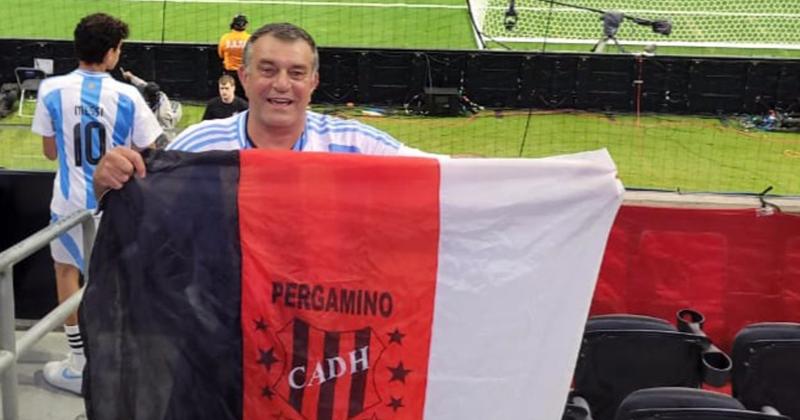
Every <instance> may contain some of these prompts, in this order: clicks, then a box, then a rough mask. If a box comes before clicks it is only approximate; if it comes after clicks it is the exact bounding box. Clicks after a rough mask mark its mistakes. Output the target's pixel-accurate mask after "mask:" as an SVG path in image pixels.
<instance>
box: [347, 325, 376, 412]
mask: <svg viewBox="0 0 800 420" xmlns="http://www.w3.org/2000/svg"><path fill="white" fill-rule="evenodd" d="M370 332H371V330H370V329H369V328H364V329H362V330H358V331H356V348H355V349H354V350H355V352H356V354H357V355H359V356H360V355H361V352H360V351H359V350H360V349H362V348H364V347H366V348H367V351H366V359H367V360H369V342H370V338H371V337H370ZM368 373H369V369H363V370H360V371H358V372H356V373H353V376H352V380H351V382H350V407H349V409H348V411H347V416H348V417H355V416H356V415H357V414H359V413H361V412H362V411H364V397H365V394H366V392H367V374H368Z"/></svg>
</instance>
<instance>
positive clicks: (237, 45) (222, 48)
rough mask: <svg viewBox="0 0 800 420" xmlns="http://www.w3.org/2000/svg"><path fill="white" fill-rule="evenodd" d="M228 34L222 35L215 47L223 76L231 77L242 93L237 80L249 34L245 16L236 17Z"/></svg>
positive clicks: (239, 82)
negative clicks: (220, 61)
mask: <svg viewBox="0 0 800 420" xmlns="http://www.w3.org/2000/svg"><path fill="white" fill-rule="evenodd" d="M230 28H231V30H230V32H228V33H226V34H224V35H222V37H221V38H220V39H219V44H218V45H217V54H218V55H219V58H220V59H221V60H222V69H223V70H224V72H225V74H227V75H229V76H231V77H233V79H234V80H235V81H236V87H237V88H238V89H237V90H238V91H240V92H241V91H242V86H241V81H240V80H239V75H238V71H239V67H240V66H241V65H242V55H243V54H244V46H245V43H247V39H248V38H250V34H248V33H247V30H246V29H247V16H245V15H236V16H234V17H233V20H232V21H231V25H230Z"/></svg>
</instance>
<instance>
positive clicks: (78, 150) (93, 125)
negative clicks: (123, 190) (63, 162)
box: [72, 121, 106, 166]
mask: <svg viewBox="0 0 800 420" xmlns="http://www.w3.org/2000/svg"><path fill="white" fill-rule="evenodd" d="M95 137H96V138H97V140H98V141H99V142H100V144H98V145H97V148H98V149H99V153H98V154H97V156H95V155H94V153H95V148H94V147H93V146H94V144H93V143H94V142H93V141H92V140H93V139H94V138H95ZM72 139H73V144H74V145H75V166H81V165H83V153H84V152H85V153H86V162H88V163H89V164H90V165H97V163H98V162H100V158H102V157H103V155H104V154H106V127H105V126H104V125H103V124H100V123H99V122H97V121H89V122H88V123H86V125H85V126H84V127H83V133H81V125H80V123H78V124H75V128H74V129H73V137H72Z"/></svg>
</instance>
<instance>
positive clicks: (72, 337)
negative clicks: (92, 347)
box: [64, 324, 86, 372]
mask: <svg viewBox="0 0 800 420" xmlns="http://www.w3.org/2000/svg"><path fill="white" fill-rule="evenodd" d="M64 332H65V333H66V334H67V342H68V343H69V348H70V351H71V352H72V360H73V361H74V362H75V364H74V366H73V367H74V368H75V370H77V371H78V372H83V366H84V365H85V364H86V356H84V355H83V338H81V329H80V327H78V325H77V324H75V325H64Z"/></svg>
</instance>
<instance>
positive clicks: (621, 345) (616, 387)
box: [574, 311, 730, 420]
mask: <svg viewBox="0 0 800 420" xmlns="http://www.w3.org/2000/svg"><path fill="white" fill-rule="evenodd" d="M682 312H683V311H682ZM679 314H680V313H679ZM693 314H696V313H694V312H693ZM697 315H698V316H699V317H700V319H702V316H701V315H699V314H697ZM682 329H683V328H682ZM709 348H712V346H711V344H710V342H709V340H708V338H707V337H706V336H705V335H704V334H702V332H699V333H698V332H687V331H679V330H678V329H677V328H676V327H674V326H672V325H671V324H670V323H668V322H667V321H664V320H663V319H658V318H653V317H648V316H639V315H604V316H597V317H593V318H590V319H589V320H588V321H587V323H586V329H585V332H584V336H583V343H582V345H581V351H580V354H579V357H578V363H577V366H576V369H575V377H574V394H575V395H578V396H581V397H583V398H585V399H586V400H587V401H588V403H589V407H590V408H591V413H592V417H593V418H594V420H611V419H613V418H614V413H615V412H616V409H617V407H618V406H619V403H620V402H621V401H622V400H623V399H624V398H625V397H626V396H627V395H628V394H630V393H631V392H633V391H636V390H638V389H642V388H651V387H661V386H682V387H699V386H700V385H701V384H702V383H703V379H704V375H705V374H706V371H707V370H709V369H708V368H709V367H708V366H706V364H707V362H708V361H709V360H712V362H713V363H718V364H719V366H718V367H719V369H718V370H720V372H717V373H721V375H722V376H720V377H718V378H717V380H718V381H719V380H721V381H722V382H724V381H725V380H726V379H727V377H725V375H726V374H727V371H729V369H730V361H729V359H728V358H727V356H725V355H724V354H722V356H720V357H718V358H719V360H716V358H711V359H709V358H708V356H709V355H710V354H709ZM714 349H715V350H716V348H714ZM725 363H727V366H725ZM704 367H705V369H704ZM718 376H719V375H718ZM715 385H717V386H719V385H722V383H717V384H715Z"/></svg>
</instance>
